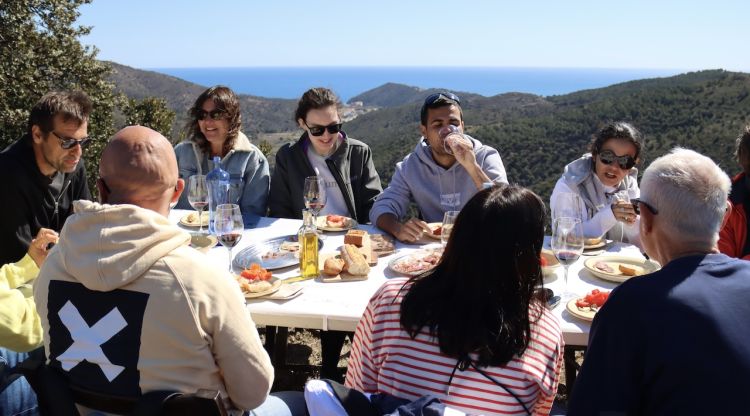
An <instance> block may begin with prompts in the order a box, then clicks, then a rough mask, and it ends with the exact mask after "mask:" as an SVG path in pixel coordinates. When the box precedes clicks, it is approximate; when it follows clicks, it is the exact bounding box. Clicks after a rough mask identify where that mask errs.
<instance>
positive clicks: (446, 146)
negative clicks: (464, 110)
mask: <svg viewBox="0 0 750 416" xmlns="http://www.w3.org/2000/svg"><path fill="white" fill-rule="evenodd" d="M438 136H439V137H440V140H442V141H443V150H444V151H445V153H448V154H449V155H452V154H453V146H454V145H455V144H456V143H459V142H464V143H466V142H467V140H466V138H465V137H464V135H463V134H462V133H461V130H459V128H458V127H456V126H454V125H452V124H449V125H447V126H445V127H442V128H441V129H440V130H438Z"/></svg>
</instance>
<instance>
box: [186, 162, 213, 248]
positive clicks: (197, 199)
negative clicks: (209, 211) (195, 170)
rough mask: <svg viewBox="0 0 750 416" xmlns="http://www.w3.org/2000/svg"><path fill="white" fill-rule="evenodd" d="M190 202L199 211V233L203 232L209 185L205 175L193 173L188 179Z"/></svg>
mask: <svg viewBox="0 0 750 416" xmlns="http://www.w3.org/2000/svg"><path fill="white" fill-rule="evenodd" d="M188 202H190V205H192V206H193V208H194V209H195V210H196V211H198V224H200V228H199V230H198V233H200V234H202V233H203V209H204V208H206V206H207V205H208V186H206V176H205V175H193V176H191V177H190V178H189V179H188Z"/></svg>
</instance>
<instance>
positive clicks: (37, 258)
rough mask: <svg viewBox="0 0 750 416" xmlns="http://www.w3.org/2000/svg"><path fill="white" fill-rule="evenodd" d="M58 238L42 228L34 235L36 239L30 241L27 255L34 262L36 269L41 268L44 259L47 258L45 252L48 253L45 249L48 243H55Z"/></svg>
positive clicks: (53, 233) (52, 232)
mask: <svg viewBox="0 0 750 416" xmlns="http://www.w3.org/2000/svg"><path fill="white" fill-rule="evenodd" d="M58 238H59V236H58V234H57V233H56V232H55V231H53V230H50V229H48V228H42V229H40V230H39V232H38V233H37V234H36V237H35V238H34V239H33V240H31V245H29V251H28V253H29V257H31V259H32V260H34V263H36V265H37V267H42V263H44V259H46V258H47V252H48V251H49V250H48V249H47V247H48V246H49V244H50V243H53V244H54V243H57V240H58Z"/></svg>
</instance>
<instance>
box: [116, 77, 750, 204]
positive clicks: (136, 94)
mask: <svg viewBox="0 0 750 416" xmlns="http://www.w3.org/2000/svg"><path fill="white" fill-rule="evenodd" d="M112 65H113V67H114V69H115V71H114V72H115V73H114V74H113V76H112V81H113V82H114V83H115V85H116V86H117V88H118V89H119V90H120V91H122V92H123V93H125V94H126V95H127V96H129V97H132V98H143V97H146V96H159V97H163V98H165V99H166V100H167V102H168V104H169V106H170V108H172V109H173V110H174V111H176V112H177V114H178V117H182V120H179V119H178V121H177V123H180V124H182V123H184V118H185V112H186V110H187V108H189V106H190V105H191V104H192V103H193V101H194V100H195V98H197V96H198V95H199V94H200V93H201V92H202V91H203V90H204V89H205V87H203V86H200V85H196V84H193V83H190V82H187V81H184V80H181V79H178V78H175V77H171V76H168V75H163V74H159V73H155V72H150V71H141V70H138V69H134V68H129V67H126V66H123V65H119V64H115V63H113V64H112ZM437 91H443V89H438V88H430V89H421V88H417V87H412V86H407V85H401V84H395V83H387V84H384V85H382V86H380V87H377V88H374V89H372V90H369V91H366V92H363V93H361V94H359V95H357V96H355V97H353V98H352V99H351V100H349V102H350V103H353V102H356V101H361V102H362V103H363V104H364V105H366V106H375V107H378V108H379V109H378V110H377V111H370V112H367V113H366V114H362V115H360V116H358V117H357V118H355V119H354V120H352V121H349V122H347V123H345V126H344V129H345V131H346V132H347V134H348V135H349V136H350V137H354V138H357V139H360V140H363V141H364V142H366V143H368V144H369V145H370V146H371V148H372V151H373V157H374V160H375V166H376V168H377V170H378V172H379V173H380V175H381V178H382V179H383V181H384V182H385V183H387V182H388V181H389V180H390V177H391V175H392V174H393V170H394V168H395V164H396V163H397V162H399V161H400V160H402V159H403V158H404V156H405V155H406V154H408V153H409V152H410V151H411V150H412V149H413V148H414V146H415V145H416V143H417V141H418V139H419V137H420V133H419V108H420V106H421V103H422V101H423V100H424V98H425V97H426V96H428V95H429V94H431V93H433V92H437ZM452 92H454V93H456V94H458V95H459V96H460V98H461V103H462V109H463V111H464V121H465V124H466V130H467V133H469V134H471V135H472V136H474V137H475V138H477V139H478V140H480V141H481V142H483V143H485V144H488V145H490V146H493V147H495V148H496V149H497V150H498V151H499V152H500V155H501V156H502V158H503V161H504V163H505V167H506V170H507V171H508V177H509V179H510V181H511V182H513V183H518V184H521V185H524V186H528V187H531V188H532V189H533V190H534V191H536V192H537V193H539V194H540V195H541V196H542V197H543V198H545V199H546V198H548V197H549V193H550V192H551V189H552V187H553V186H554V183H555V181H556V180H557V179H558V178H559V176H560V174H561V173H562V170H563V167H564V166H565V164H567V163H569V162H570V161H572V160H574V159H576V158H578V157H580V156H581V154H583V153H585V152H586V151H587V146H588V143H589V141H590V138H591V135H592V134H593V133H594V132H595V131H596V130H597V129H598V128H600V126H601V125H602V124H603V123H604V122H606V121H611V120H625V121H629V122H632V123H633V124H634V125H635V126H636V127H637V128H639V129H640V130H641V131H642V132H643V133H644V135H645V137H646V139H645V144H644V153H643V160H644V162H645V163H644V164H643V165H642V166H640V168H641V169H642V168H643V167H645V166H647V165H648V162H649V161H651V160H653V159H654V158H656V157H658V156H660V155H662V154H664V153H666V152H667V151H668V150H669V149H671V148H672V147H674V146H676V145H680V146H685V147H689V148H692V149H694V150H697V151H699V152H701V153H704V154H706V155H708V156H710V157H712V158H713V159H714V160H716V161H717V162H718V163H720V165H721V166H722V167H723V168H724V169H725V170H726V171H727V172H729V173H732V172H734V171H736V170H737V167H736V162H735V161H734V157H733V154H734V138H735V137H737V135H738V133H739V131H740V130H741V129H742V127H743V126H744V125H745V124H748V123H750V75H749V74H745V73H738V72H728V71H723V70H707V71H698V72H691V73H687V74H681V75H677V76H673V77H667V78H654V79H645V80H638V81H630V82H625V83H621V84H615V85H612V86H609V87H605V88H597V89H590V90H584V91H578V92H574V93H570V94H565V95H556V96H548V97H543V96H538V95H533V94H524V93H506V94H499V95H495V96H492V97H484V96H481V95H478V94H472V93H467V92H460V91H452ZM240 100H241V106H242V110H243V130H245V131H246V132H249V133H251V134H257V133H274V132H299V129H298V128H297V126H296V124H295V123H294V122H293V120H292V114H293V112H294V109H295V106H296V100H285V99H267V98H262V97H255V96H250V95H245V94H241V95H240ZM287 137H288V135H287ZM279 140H281V139H279ZM278 145H280V143H275V145H274V147H278ZM271 158H272V157H271Z"/></svg>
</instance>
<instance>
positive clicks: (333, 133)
mask: <svg viewBox="0 0 750 416" xmlns="http://www.w3.org/2000/svg"><path fill="white" fill-rule="evenodd" d="M340 104H341V103H340V102H339V99H338V97H337V96H336V94H335V93H334V92H333V91H331V90H329V89H327V88H311V89H309V90H307V91H306V92H305V93H304V94H303V95H302V98H300V99H299V102H298V103H297V110H296V111H295V113H294V121H295V122H296V123H297V124H298V125H299V126H300V128H301V129H302V130H303V133H302V136H300V138H299V140H297V142H295V143H290V144H286V145H284V146H283V147H282V148H281V149H279V151H278V152H277V153H276V167H275V168H274V172H273V180H272V181H271V193H270V196H269V201H268V208H269V211H270V215H271V216H272V217H279V218H298V219H299V218H302V209H303V208H305V201H304V200H303V195H302V190H303V187H304V184H305V178H306V177H308V176H319V177H322V178H323V180H324V182H325V185H326V205H325V207H324V208H323V209H322V211H321V212H320V214H322V215H326V214H337V215H345V216H348V217H350V218H354V219H355V220H357V222H359V223H366V222H367V221H368V217H369V215H370V208H372V204H373V203H374V202H375V199H376V198H377V197H378V195H380V193H381V192H383V188H382V186H381V185H380V176H378V172H377V171H375V165H374V164H373V161H372V152H371V151H370V147H369V146H367V145H366V144H365V143H362V142H361V141H359V140H354V139H352V138H349V137H347V135H346V133H345V132H344V131H343V130H341V125H342V123H341V117H340V115H339V111H338V108H339V106H340Z"/></svg>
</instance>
